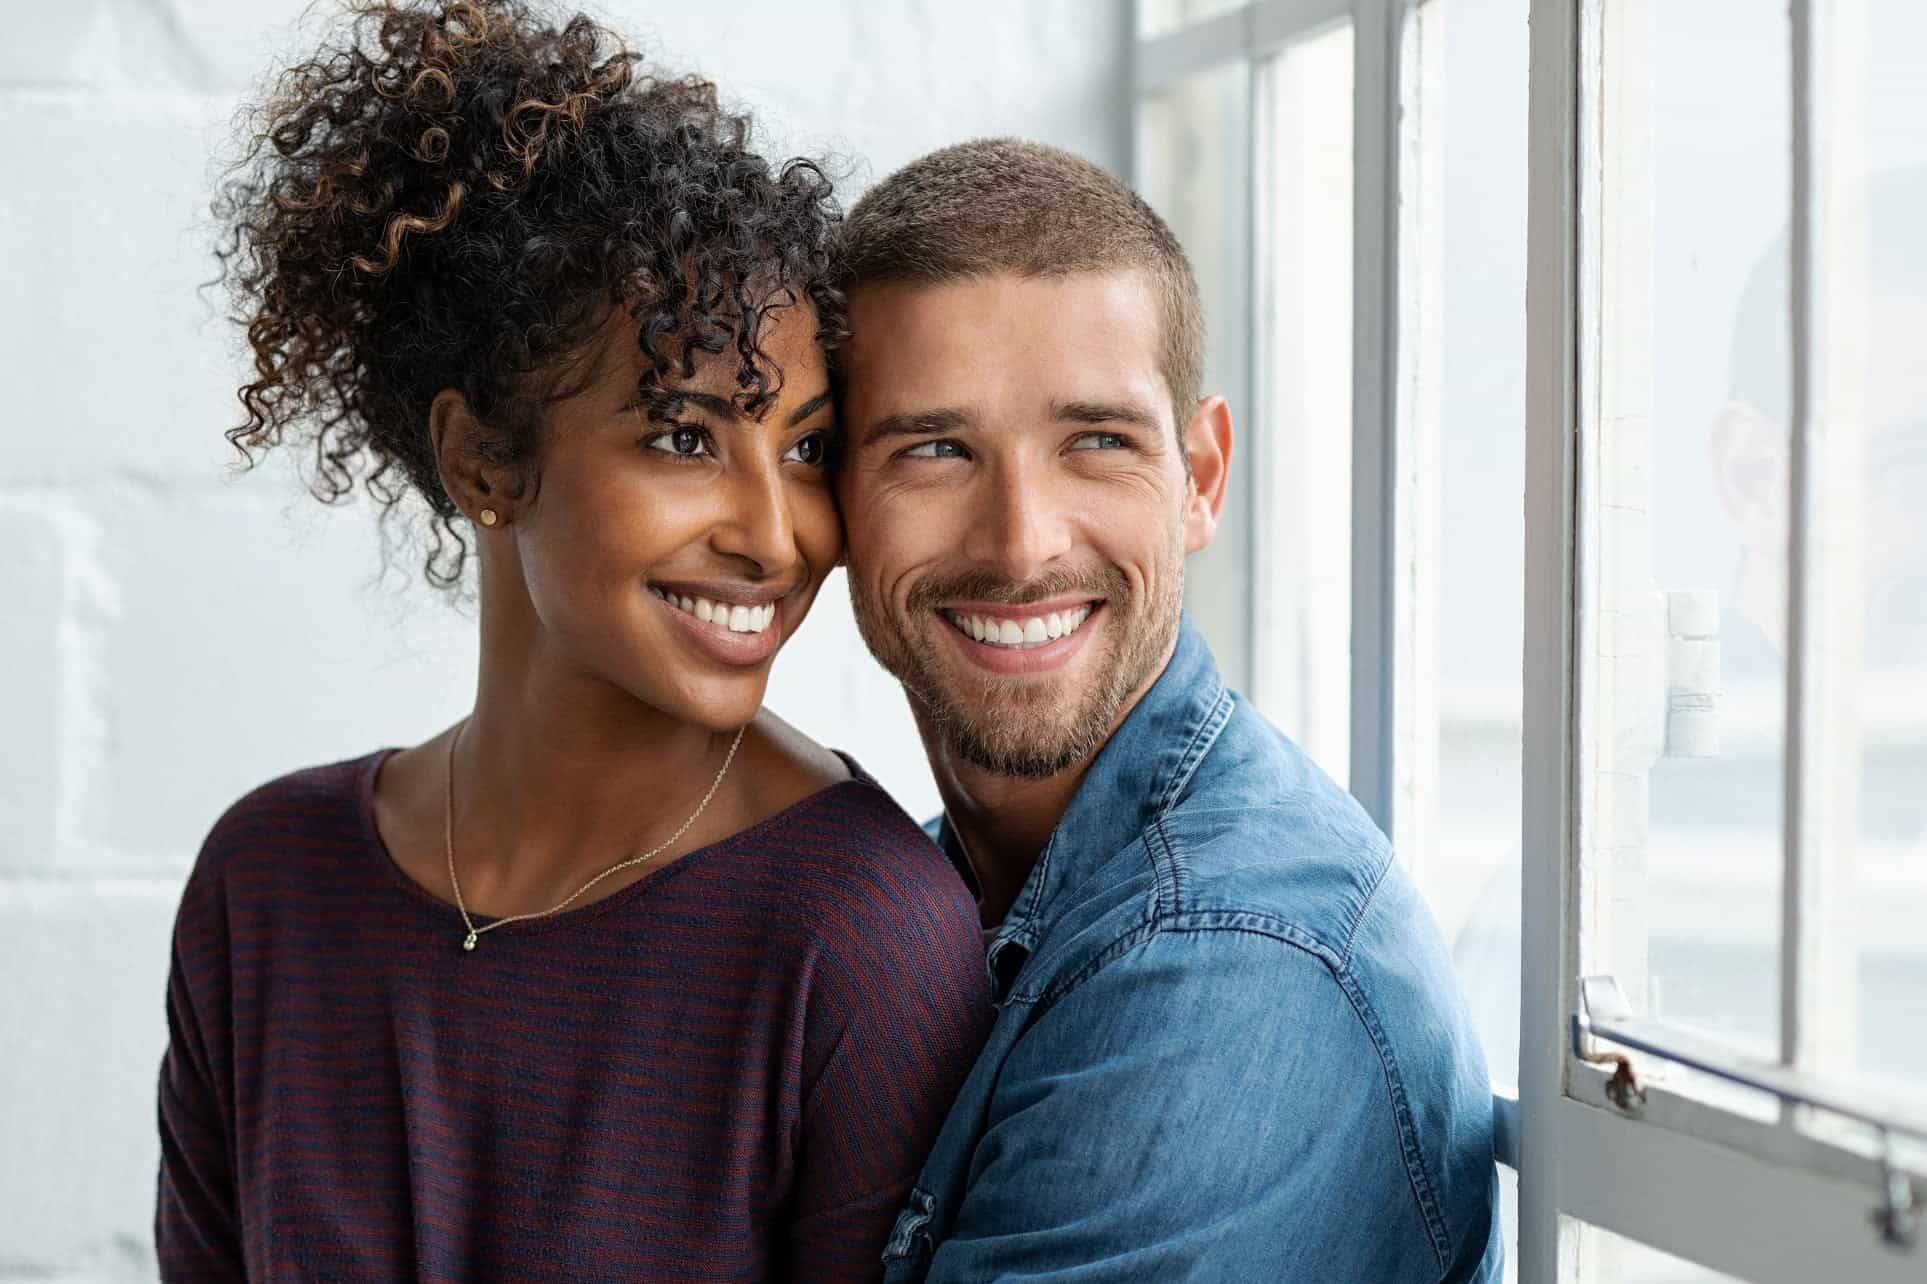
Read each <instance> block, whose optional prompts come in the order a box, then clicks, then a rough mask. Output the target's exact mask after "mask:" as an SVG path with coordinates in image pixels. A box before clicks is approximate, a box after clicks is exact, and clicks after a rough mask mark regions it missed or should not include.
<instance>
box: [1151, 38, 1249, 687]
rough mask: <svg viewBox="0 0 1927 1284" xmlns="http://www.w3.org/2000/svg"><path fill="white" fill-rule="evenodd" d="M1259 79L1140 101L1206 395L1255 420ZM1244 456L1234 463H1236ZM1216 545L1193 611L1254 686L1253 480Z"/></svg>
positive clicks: (1177, 89) (1233, 75)
mask: <svg viewBox="0 0 1927 1284" xmlns="http://www.w3.org/2000/svg"><path fill="white" fill-rule="evenodd" d="M1250 102H1251V71H1250V67H1249V66H1248V65H1247V64H1246V63H1244V62H1236V63H1228V64H1226V65H1224V66H1222V67H1217V68H1213V69H1212V70H1210V71H1206V72H1201V73H1199V74H1198V75H1195V76H1191V77H1188V78H1186V79H1184V80H1182V81H1179V82H1177V83H1176V84H1174V85H1171V86H1169V87H1168V88H1166V89H1163V90H1160V91H1159V92H1157V93H1154V94H1149V95H1147V96H1146V97H1145V98H1144V99H1142V100H1141V102H1140V104H1139V110H1138V122H1139V130H1140V133H1139V147H1138V157H1139V166H1138V173H1139V176H1140V179H1139V184H1138V186H1139V190H1140V192H1142V194H1143V196H1144V199H1145V200H1147V201H1149V202H1150V203H1151V205H1152V207H1153V208H1155V209H1156V210H1157V211H1158V213H1159V214H1161V215H1163V216H1164V219H1165V221H1166V222H1168V223H1169V224H1170V225H1171V230H1172V231H1173V232H1175V233H1176V234H1177V237H1178V240H1179V241H1181V242H1183V244H1184V250H1185V253H1186V254H1187V255H1188V256H1189V257H1190V259H1191V267H1192V270H1193V271H1194V272H1195V273H1196V274H1197V278H1198V289H1199V292H1200V293H1201V294H1202V295H1203V298H1204V312H1205V324H1206V327H1207V332H1208V346H1207V348H1206V350H1205V370H1204V378H1205V383H1204V390H1205V392H1206V393H1214V392H1215V393H1222V394H1224V396H1226V397H1227V398H1229V400H1230V402H1231V409H1232V416H1233V419H1234V422H1235V423H1237V424H1238V426H1239V428H1240V430H1241V431H1242V429H1243V428H1244V426H1245V424H1246V421H1247V420H1248V418H1249V407H1250V405H1251V401H1250V394H1249V391H1248V389H1249V385H1250V379H1249V372H1250V365H1251V360H1250V352H1249V347H1250V338H1249V336H1250V332H1251V319H1250V305H1251V254H1250V239H1251V238H1250V235H1249V220H1250V213H1251V204H1250V190H1251V189H1250V179H1249V169H1250V166H1249V161H1248V156H1249V139H1250ZM1235 463H1236V457H1235V456H1234V464H1235ZM1231 485H1232V492H1231V494H1230V495H1228V496H1227V498H1226V501H1225V512H1224V518H1223V520H1222V521H1221V522H1220V524H1219V527H1218V534H1217V538H1216V539H1215V540H1213V542H1212V544H1211V546H1210V547H1209V548H1207V549H1205V550H1204V551H1203V552H1202V553H1198V554H1196V555H1195V556H1193V557H1192V558H1191V559H1190V560H1189V562H1188V563H1187V565H1186V568H1185V581H1186V585H1187V588H1186V592H1185V605H1186V606H1187V607H1189V608H1190V611H1191V614H1192V616H1193V618H1195V619H1196V621H1197V623H1198V627H1199V628H1200V629H1202V630H1203V631H1204V635H1205V637H1206V638H1208V639H1209V640H1210V642H1211V648H1212V650H1213V651H1214V652H1215V653H1216V654H1217V657H1218V664H1219V666H1220V667H1221V668H1222V669H1223V670H1224V674H1225V680H1226V681H1227V682H1229V683H1231V684H1232V685H1233V686H1235V687H1239V688H1241V689H1249V687H1250V653H1251V623H1250V620H1251V617H1250V614H1249V607H1250V593H1249V584H1250V578H1249V577H1250V571H1251V567H1250V558H1249V549H1250V539H1249V534H1248V532H1249V530H1250V527H1249V523H1250V521H1251V519H1252V515H1251V500H1250V495H1251V490H1250V485H1251V475H1250V470H1249V469H1237V468H1235V467H1234V470H1233V473H1232V480H1231Z"/></svg>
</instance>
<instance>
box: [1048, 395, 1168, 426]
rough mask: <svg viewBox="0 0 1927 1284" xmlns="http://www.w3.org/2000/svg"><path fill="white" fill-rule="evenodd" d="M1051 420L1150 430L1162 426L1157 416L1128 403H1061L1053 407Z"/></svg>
mask: <svg viewBox="0 0 1927 1284" xmlns="http://www.w3.org/2000/svg"><path fill="white" fill-rule="evenodd" d="M1051 418H1053V419H1055V420H1057V421H1059V422H1060V423H1074V424H1131V425H1133V426H1134V427H1138V428H1148V429H1157V428H1159V427H1161V426H1162V425H1160V424H1159V423H1158V419H1157V416H1156V415H1154V414H1152V413H1151V412H1150V411H1148V410H1146V409H1145V408H1144V407H1142V406H1139V405H1135V404H1133V403H1131V402H1128V401H1059V402H1056V403H1054V404H1053V405H1052V406H1051Z"/></svg>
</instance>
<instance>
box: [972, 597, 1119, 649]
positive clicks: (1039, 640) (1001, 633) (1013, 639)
mask: <svg viewBox="0 0 1927 1284" xmlns="http://www.w3.org/2000/svg"><path fill="white" fill-rule="evenodd" d="M944 614H945V615H947V616H948V617H949V619H950V622H951V623H952V624H954V625H956V626H957V627H958V628H960V629H962V630H963V631H964V632H965V633H967V634H968V635H970V636H971V637H973V638H975V639H976V640H977V641H979V642H986V643H989V644H990V645H991V646H1012V647H1027V646H1042V645H1044V643H1046V642H1054V641H1056V640H1057V639H1058V638H1061V637H1063V636H1064V635H1065V634H1066V633H1075V632H1077V626H1078V625H1080V624H1082V623H1083V622H1084V621H1085V620H1087V619H1089V618H1090V615H1091V608H1090V607H1088V606H1080V607H1078V608H1077V609H1076V610H1073V611H1062V612H1052V613H1051V614H1049V615H1033V616H1031V617H1030V618H1029V619H1027V620H1022V621H1019V620H1012V619H1003V618H993V617H991V616H982V615H964V614H963V613H961V612H958V611H946V612H944Z"/></svg>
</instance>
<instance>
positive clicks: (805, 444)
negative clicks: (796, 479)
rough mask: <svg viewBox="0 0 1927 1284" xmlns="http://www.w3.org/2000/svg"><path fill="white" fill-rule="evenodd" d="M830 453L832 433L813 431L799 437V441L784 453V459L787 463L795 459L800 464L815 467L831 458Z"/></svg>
mask: <svg viewBox="0 0 1927 1284" xmlns="http://www.w3.org/2000/svg"><path fill="white" fill-rule="evenodd" d="M829 454H830V435H829V434H828V433H826V432H813V433H809V434H807V435H806V436H803V437H801V438H799V439H798V440H797V443H796V444H795V445H794V446H791V447H790V448H789V451H788V452H787V453H786V454H784V456H783V459H784V462H786V463H787V462H789V461H791V460H794V461H795V462H797V463H799V464H809V465H810V466H811V467H815V466H817V465H819V464H821V463H822V462H823V461H824V460H825V459H827V458H829Z"/></svg>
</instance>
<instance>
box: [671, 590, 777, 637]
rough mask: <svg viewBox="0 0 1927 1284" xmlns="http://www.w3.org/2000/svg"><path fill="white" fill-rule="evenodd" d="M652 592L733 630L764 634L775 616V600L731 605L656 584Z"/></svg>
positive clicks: (709, 621) (708, 620)
mask: <svg viewBox="0 0 1927 1284" xmlns="http://www.w3.org/2000/svg"><path fill="white" fill-rule="evenodd" d="M649 591H650V592H651V593H654V594H655V595H656V596H657V597H659V598H661V599H662V600H663V601H665V602H667V603H669V605H671V606H673V607H675V608H676V609H677V610H678V611H687V612H688V613H689V614H691V615H693V616H695V617H696V618H697V619H699V620H701V621H702V622H703V623H704V624H714V625H716V626H717V627H718V628H724V629H728V630H729V631H730V632H731V633H761V632H762V631H763V630H764V629H766V628H768V627H769V625H770V621H771V620H774V619H775V618H776V603H774V602H770V603H768V604H766V605H763V606H731V605H730V604H729V603H727V602H712V601H710V600H709V599H708V598H706V597H682V596H679V595H678V594H675V593H670V592H667V591H665V590H663V589H659V588H656V587H654V586H651V587H650V590H649Z"/></svg>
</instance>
